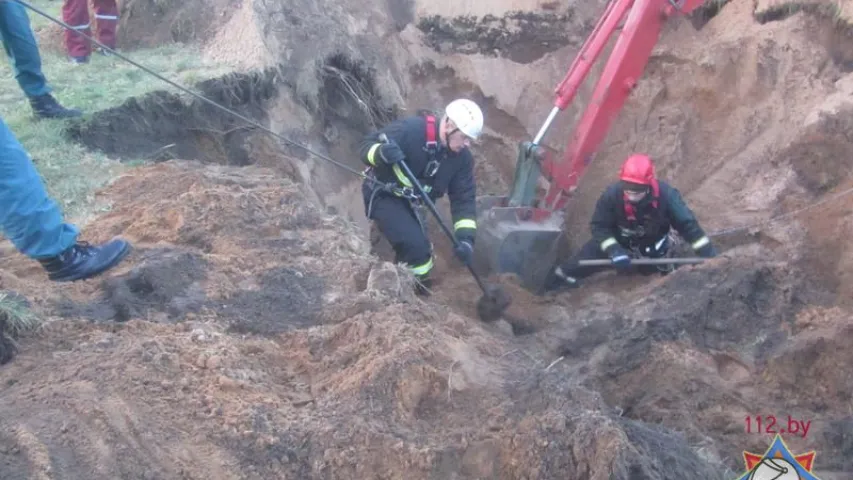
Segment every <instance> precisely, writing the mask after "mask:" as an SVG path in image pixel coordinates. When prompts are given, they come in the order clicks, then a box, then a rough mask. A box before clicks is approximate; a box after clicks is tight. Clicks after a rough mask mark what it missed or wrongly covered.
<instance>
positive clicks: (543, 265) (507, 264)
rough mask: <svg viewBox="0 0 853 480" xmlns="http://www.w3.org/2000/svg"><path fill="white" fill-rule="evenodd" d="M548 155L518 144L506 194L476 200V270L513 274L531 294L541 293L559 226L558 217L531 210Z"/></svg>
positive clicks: (530, 145)
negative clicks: (512, 180)
mask: <svg viewBox="0 0 853 480" xmlns="http://www.w3.org/2000/svg"><path fill="white" fill-rule="evenodd" d="M549 153H551V152H549V151H547V149H544V148H542V147H540V146H536V145H534V144H533V143H531V142H521V143H520V144H519V146H518V158H517V162H516V170H515V178H514V184H513V186H512V191H511V192H510V194H509V195H508V196H505V197H504V196H483V197H478V198H477V212H479V214H478V218H477V239H476V248H474V266H475V268H477V269H478V270H479V271H480V272H483V273H484V274H486V275H488V274H491V273H498V274H503V273H512V274H515V275H516V276H517V277H518V279H519V283H520V284H521V286H522V287H524V288H526V289H527V290H530V291H532V292H534V293H541V292H542V291H543V290H544V286H545V280H546V278H547V275H548V273H549V271H550V269H551V268H552V267H553V266H554V262H555V261H556V259H557V250H558V246H559V244H558V241H559V239H560V236H561V234H562V226H563V219H562V215H561V214H560V212H552V211H550V210H544V209H541V208H537V207H535V206H533V205H535V204H536V203H537V184H538V181H539V178H540V175H541V168H542V164H543V163H544V161H545V160H546V158H547V157H548V154H549Z"/></svg>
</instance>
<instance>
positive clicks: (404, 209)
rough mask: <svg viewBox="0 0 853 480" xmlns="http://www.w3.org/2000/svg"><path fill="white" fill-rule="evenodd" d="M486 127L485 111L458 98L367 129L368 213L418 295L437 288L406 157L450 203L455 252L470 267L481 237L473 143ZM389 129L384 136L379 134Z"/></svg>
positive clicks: (432, 191)
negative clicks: (438, 110) (438, 111)
mask: <svg viewBox="0 0 853 480" xmlns="http://www.w3.org/2000/svg"><path fill="white" fill-rule="evenodd" d="M482 131H483V112H482V111H481V110H480V107H478V106H477V104H476V103H474V102H473V101H471V100H468V99H464V98H461V99H456V100H453V101H452V102H450V103H449V104H448V105H447V107H446V108H445V111H444V114H443V115H441V116H440V117H439V116H436V115H434V114H432V113H431V112H428V111H425V110H421V111H418V112H417V114H415V115H412V116H409V117H405V118H402V119H398V120H396V121H394V122H391V123H390V124H388V125H387V126H385V127H384V128H382V129H380V130H379V131H376V132H372V133H370V134H368V135H367V136H366V137H365V138H364V140H363V141H362V144H361V147H360V149H359V154H360V158H361V160H362V161H363V162H364V163H365V164H366V165H367V166H368V168H367V170H365V174H366V175H367V176H368V178H367V179H365V181H364V184H363V186H362V193H363V195H364V207H365V214H366V215H367V218H368V219H371V220H373V221H374V222H375V224H376V226H377V227H378V229H379V231H380V232H381V234H382V235H383V236H384V237H385V238H386V239H387V240H388V242H389V243H390V244H391V246H392V247H393V248H394V252H395V254H396V261H397V262H402V263H405V264H407V265H408V266H409V268H411V270H412V273H413V274H414V275H415V277H416V279H417V280H418V289H417V292H418V293H420V294H427V293H428V291H429V288H430V287H431V285H432V282H431V279H430V273H431V271H432V268H433V252H432V244H431V242H430V240H429V238H428V236H427V231H426V228H425V217H424V215H423V213H422V212H423V208H422V202H421V200H420V198H419V196H418V192H417V191H416V190H415V189H414V187H413V185H412V183H411V182H410V181H409V179H408V178H407V177H406V174H405V172H404V171H403V170H402V169H401V168H400V165H399V163H400V162H403V161H405V162H406V165H407V166H408V167H409V169H411V171H412V173H413V174H414V176H415V177H416V178H417V180H418V181H419V182H420V183H421V185H422V186H423V187H424V190H425V191H426V192H427V193H428V195H429V196H430V198H431V199H432V200H433V201H435V200H437V199H439V198H441V197H443V196H444V195H445V194H447V196H448V198H449V200H450V211H451V216H452V221H453V226H452V230H453V232H454V234H455V236H456V239H457V240H458V247H457V248H455V249H454V253H455V254H456V257H457V258H458V259H459V260H460V261H462V262H463V263H466V264H470V262H471V257H472V255H473V249H474V237H475V234H476V228H477V223H476V216H477V215H476V213H477V212H476V203H475V198H476V193H477V192H476V184H475V180H474V159H473V157H472V155H471V152H470V150H469V147H470V145H471V142H472V141H473V140H476V139H477V138H478V137H479V136H480V134H481V133H482ZM383 133H384V134H385V137H386V138H387V140H386V141H383V140H382V139H380V135H381V134H383Z"/></svg>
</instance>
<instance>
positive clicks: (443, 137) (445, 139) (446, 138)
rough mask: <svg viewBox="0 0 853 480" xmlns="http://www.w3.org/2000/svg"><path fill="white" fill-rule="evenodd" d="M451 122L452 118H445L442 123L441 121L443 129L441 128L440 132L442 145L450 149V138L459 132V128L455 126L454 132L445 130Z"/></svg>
mask: <svg viewBox="0 0 853 480" xmlns="http://www.w3.org/2000/svg"><path fill="white" fill-rule="evenodd" d="M449 121H450V118H448V117H447V116H445V117H444V119H442V121H441V127H440V128H439V132H438V133H439V135H440V136H441V140H442V143H444V145H445V146H448V147H449V146H450V136H451V135H453V134H454V133H456V132H458V131H459V127H457V126H456V125H454V126H453V130H451V131H449V132H445V129H446V128H447V122H449Z"/></svg>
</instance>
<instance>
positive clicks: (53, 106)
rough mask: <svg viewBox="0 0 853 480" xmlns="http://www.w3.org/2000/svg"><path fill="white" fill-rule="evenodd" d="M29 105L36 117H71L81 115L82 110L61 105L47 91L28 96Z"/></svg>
mask: <svg viewBox="0 0 853 480" xmlns="http://www.w3.org/2000/svg"><path fill="white" fill-rule="evenodd" d="M30 106H32V107H33V112H35V114H36V117H38V118H72V117H79V116H81V115H83V112H81V111H80V110H77V109H76V108H65V107H63V106H62V105H60V104H59V102H57V101H56V99H55V98H53V95H51V94H49V93H45V94H44V95H39V96H37V97H30Z"/></svg>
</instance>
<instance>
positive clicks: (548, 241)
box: [475, 0, 703, 291]
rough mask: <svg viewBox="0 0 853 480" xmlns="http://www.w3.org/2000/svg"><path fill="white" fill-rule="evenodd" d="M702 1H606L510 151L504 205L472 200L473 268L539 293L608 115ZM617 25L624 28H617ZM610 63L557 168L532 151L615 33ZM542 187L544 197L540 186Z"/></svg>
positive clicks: (500, 200) (609, 119)
mask: <svg viewBox="0 0 853 480" xmlns="http://www.w3.org/2000/svg"><path fill="white" fill-rule="evenodd" d="M702 2H703V0H682V1H675V0H613V1H611V2H609V3H608V4H607V7H606V10H605V12H604V14H603V15H602V17H601V18H600V20H599V21H598V23H597V24H596V26H595V28H594V30H593V31H592V34H591V35H590V36H589V38H587V40H586V42H585V43H584V45H583V46H582V47H581V49H580V51H579V52H578V54H577V56H576V57H575V60H574V62H573V63H572V65H571V67H570V68H569V71H568V73H567V74H566V76H565V77H564V78H563V80H562V81H561V82H560V83H559V85H558V86H557V88H556V89H555V95H556V99H555V101H554V106H553V108H552V110H551V112H550V113H549V115H548V117H547V119H546V120H545V123H544V124H543V125H542V128H541V129H540V130H539V132H538V133H537V135H536V137H535V138H534V139H533V141H532V142H522V143H521V144H520V145H519V147H518V158H517V162H516V170H515V178H514V181H513V185H512V190H511V191H510V193H509V195H507V196H506V197H503V196H492V197H482V198H481V199H478V204H479V205H478V207H479V208H478V211H480V212H481V214H480V219H479V220H478V234H477V235H478V238H477V241H476V243H477V252H475V253H476V254H475V262H476V265H477V267H478V268H480V269H483V270H487V271H489V272H493V271H497V272H498V273H505V272H511V273H515V274H516V275H518V276H519V278H520V280H521V283H522V285H523V286H525V287H526V288H528V289H531V290H534V291H541V289H542V287H543V285H544V281H545V276H546V275H547V273H548V271H549V270H550V268H551V267H552V266H553V264H554V262H555V261H556V251H557V240H558V239H559V237H560V235H561V234H562V226H563V221H562V217H563V214H562V210H563V209H564V208H565V206H566V204H567V203H568V200H569V198H570V197H571V195H572V193H573V192H574V190H575V189H576V188H577V185H578V182H579V181H580V179H581V177H582V175H583V173H584V170H586V168H587V167H588V166H589V164H590V163H591V162H592V159H593V156H594V154H595V151H596V149H597V148H598V147H599V146H600V144H601V142H603V141H604V139H605V137H606V136H607V133H608V131H609V129H610V126H611V125H612V123H613V120H614V119H615V117H616V115H617V114H618V113H619V111H620V110H621V109H622V107H623V105H624V104H625V101H626V100H627V99H628V96H629V95H630V94H631V91H632V90H633V89H634V87H635V86H636V85H637V82H638V81H639V80H640V78H641V77H642V75H643V71H644V70H645V68H646V65H647V64H648V61H649V57H650V56H651V53H652V50H653V49H654V47H655V45H656V44H657V42H658V39H659V37H660V33H661V30H662V28H663V25H664V22H666V20H667V19H668V18H669V17H671V16H673V15H676V14H682V15H685V14H689V13H691V12H692V11H693V10H695V9H696V8H698V7H699V6H700V5H701V4H702ZM623 20H624V24H622V23H623ZM620 24H622V26H621V32H620V33H619V37H618V38H617V40H616V43H615V44H614V46H613V49H612V51H611V53H610V57H609V59H608V60H607V63H606V64H605V66H604V69H603V72H602V74H601V77H600V78H599V80H598V82H597V84H596V85H595V88H594V90H593V93H592V97H591V99H590V101H589V105H588V106H587V108H586V109H585V110H584V112H583V115H582V116H581V118H580V120H579V122H578V124H577V126H576V128H575V130H574V132H573V133H572V136H571V138H570V140H569V142H568V146H567V148H566V150H565V151H564V153H563V157H562V159H561V161H555V160H554V159H553V156H552V155H550V154H549V153H548V152H547V150H546V149H544V148H542V147H541V146H540V145H539V144H540V142H541V141H542V138H543V137H544V136H545V133H546V132H547V130H548V128H549V127H550V126H551V123H552V122H553V121H554V119H555V118H556V116H557V115H558V114H559V113H560V112H561V111H563V110H565V109H566V108H567V107H568V106H569V105H570V104H571V102H572V101H573V100H574V98H575V95H576V94H577V92H578V90H579V88H580V86H581V85H582V84H583V82H584V80H585V79H586V77H587V75H588V74H589V71H590V69H591V68H592V66H593V65H594V64H595V62H596V60H597V59H598V57H599V56H600V55H601V52H602V51H603V50H604V48H605V47H606V45H607V44H608V42H609V41H610V38H611V36H612V35H613V33H614V32H615V31H616V30H618V29H620ZM541 177H544V178H545V179H546V180H548V182H549V187H548V189H547V191H546V192H545V193H544V195H541V194H540V192H539V189H538V184H539V181H540V178H541Z"/></svg>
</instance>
